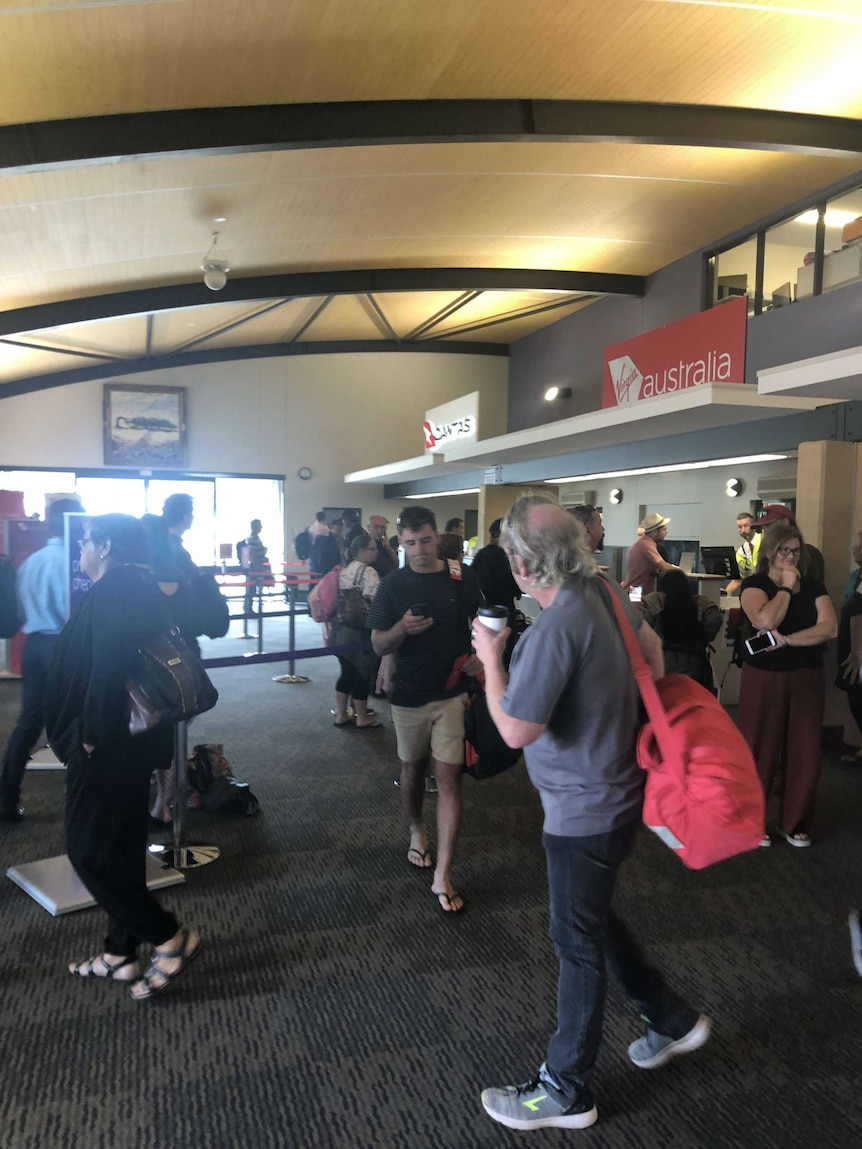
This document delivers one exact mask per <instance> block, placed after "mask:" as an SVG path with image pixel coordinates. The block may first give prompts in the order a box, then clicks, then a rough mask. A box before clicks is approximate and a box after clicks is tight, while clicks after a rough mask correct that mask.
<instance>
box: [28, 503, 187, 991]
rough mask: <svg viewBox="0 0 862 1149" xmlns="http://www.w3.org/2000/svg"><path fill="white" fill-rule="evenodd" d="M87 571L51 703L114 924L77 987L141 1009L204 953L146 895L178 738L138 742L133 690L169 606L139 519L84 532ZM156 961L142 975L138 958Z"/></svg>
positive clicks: (82, 874)
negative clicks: (151, 808)
mask: <svg viewBox="0 0 862 1149" xmlns="http://www.w3.org/2000/svg"><path fill="white" fill-rule="evenodd" d="M80 545H81V570H82V572H83V573H84V574H85V575H87V576H88V577H89V578H90V579H91V580H92V583H93V585H92V587H91V588H90V590H89V591H88V592H87V594H86V595H85V597H84V598H83V600H82V601H81V603H80V605H79V606H78V608H77V610H76V611H75V613H74V614H73V615H72V617H71V619H70V620H69V621H68V622H67V623H66V626H65V627H64V628H63V632H62V634H61V635H60V638H59V641H58V644H57V649H56V653H55V655H54V661H53V664H52V667H51V673H50V676H49V679H48V686H47V690H46V697H45V727H46V729H47V731H48V736H49V738H50V740H51V746H52V747H53V749H54V751H55V752H56V754H57V756H58V757H59V758H60V759H61V760H62V761H63V762H65V763H66V766H67V772H66V827H65V828H66V852H67V854H68V855H69V861H70V862H71V863H72V866H73V867H74V869H75V871H76V873H77V874H78V877H79V878H80V879H81V881H82V882H83V883H84V885H85V886H86V887H87V889H88V890H89V891H90V893H91V894H92V896H93V897H94V898H95V900H96V902H97V903H98V904H99V905H100V906H101V907H102V909H104V910H105V911H106V912H107V914H108V934H107V937H106V938H105V941H104V944H103V947H102V949H101V951H100V952H99V953H98V954H96V955H95V956H93V957H91V958H88V959H85V960H83V961H78V962H73V963H71V964H70V965H69V972H70V973H72V974H75V975H76V976H77V977H81V978H87V979H97V978H98V979H102V980H105V981H114V982H123V983H125V984H127V985H129V987H130V992H131V995H132V997H133V998H134V999H135V1000H136V1001H143V1000H144V999H145V998H149V997H152V996H153V995H154V994H156V993H159V992H161V990H163V989H165V988H167V986H168V985H169V984H170V982H171V981H172V980H173V979H174V978H175V977H176V976H177V974H178V973H181V972H182V970H183V969H185V967H186V966H187V965H188V963H189V962H190V961H191V960H192V958H193V957H195V955H196V954H197V952H198V948H199V945H200V939H199V937H198V936H197V934H196V933H194V932H193V931H192V930H187V929H182V928H181V927H180V925H179V923H178V922H177V920H176V918H175V917H174V916H173V914H171V913H169V912H168V911H167V910H165V909H163V908H162V907H161V906H160V905H159V902H158V901H157V899H156V898H155V897H153V895H152V894H151V893H150V892H149V890H148V889H147V879H146V858H147V852H146V851H147V817H148V815H147V803H148V798H149V788H150V775H151V774H152V772H153V770H163V769H166V768H167V767H168V766H170V764H171V757H172V752H173V730H172V728H171V727H166V728H158V729H156V730H154V731H151V732H150V733H147V734H141V735H135V736H133V735H131V734H130V733H129V706H128V698H127V695H126V682H127V681H128V680H129V679H130V678H133V677H134V675H135V673H136V670H137V666H138V659H139V653H138V648H139V647H140V646H141V644H142V643H144V642H146V641H147V639H150V638H153V637H154V636H155V635H157V634H160V633H163V632H164V631H167V630H170V629H171V626H172V621H171V616H170V612H169V609H168V603H167V600H166V598H165V597H164V595H163V594H162V593H161V591H160V590H159V588H158V585H157V584H156V582H155V581H154V580H153V578H152V576H151V575H150V573H149V570H148V568H147V563H148V547H147V535H146V531H145V529H144V527H143V526H142V525H141V523H140V522H138V520H137V519H134V518H132V516H131V515H98V516H97V517H96V518H92V519H89V520H87V522H86V523H85V529H84V537H83V538H82V539H81V544H80ZM146 942H148V943H150V945H152V946H153V952H152V955H151V957H150V962H149V965H148V967H147V968H146V970H145V971H144V970H143V968H142V966H141V964H140V963H139V961H138V948H139V947H140V946H141V945H142V944H143V943H146Z"/></svg>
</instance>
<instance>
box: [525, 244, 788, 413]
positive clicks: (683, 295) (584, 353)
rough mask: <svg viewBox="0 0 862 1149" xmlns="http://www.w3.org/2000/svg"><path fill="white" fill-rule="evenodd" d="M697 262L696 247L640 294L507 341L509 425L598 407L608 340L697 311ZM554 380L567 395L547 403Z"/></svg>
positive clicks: (615, 299) (700, 261)
mask: <svg viewBox="0 0 862 1149" xmlns="http://www.w3.org/2000/svg"><path fill="white" fill-rule="evenodd" d="M702 268H703V257H702V255H701V254H700V252H695V253H694V254H693V255H688V256H686V257H685V259H681V260H678V261H677V262H676V263H672V264H671V265H670V266H669V267H665V268H663V269H662V270H661V271H658V272H656V274H655V275H652V276H650V277H649V279H648V281H647V292H646V295H645V296H644V298H643V299H633V298H631V297H628V296H626V297H620V296H615V297H612V298H611V297H608V298H605V299H602V300H600V301H599V302H598V303H593V304H591V305H590V306H589V307H587V308H585V309H584V310H583V311H579V312H577V313H576V314H575V315H570V316H569V317H568V318H566V319H561V320H560V322H559V323H554V324H552V326H550V327H546V328H544V330H542V331H537V332H536V334H535V335H528V336H527V337H526V338H525V339H521V340H519V341H518V342H517V343H514V344H512V347H511V349H510V354H509V424H508V427H509V430H510V431H520V430H523V428H525V427H536V426H538V425H539V424H541V423H553V422H556V420H558V419H565V418H568V417H570V416H572V415H582V414H584V412H586V411H595V410H596V409H597V408H598V407H601V405H602V369H603V366H604V353H605V348H606V347H609V346H610V345H611V344H612V343H619V342H621V341H622V340H623V339H631V338H632V337H633V336H635V335H642V334H643V333H644V332H645V331H652V330H654V329H655V328H656V327H662V326H664V324H666V323H673V322H674V321H675V320H677V319H683V318H684V317H685V316H687V315H692V314H694V312H696V311H699V310H700V303H701V277H702V274H703V270H702ZM790 310H792V309H790ZM553 384H556V385H557V386H558V387H571V388H572V397H571V399H563V400H557V401H556V402H554V403H546V402H545V400H544V399H543V395H544V393H545V390H546V389H547V388H548V387H550V386H552V385H553Z"/></svg>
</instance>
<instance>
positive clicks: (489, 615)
mask: <svg viewBox="0 0 862 1149" xmlns="http://www.w3.org/2000/svg"><path fill="white" fill-rule="evenodd" d="M476 618H477V619H478V620H479V622H481V623H482V625H483V626H487V627H488V629H489V630H504V629H505V628H506V626H508V624H509V612H508V610H507V609H506V608H505V607H504V606H480V607H479V611H478V613H477V615H476Z"/></svg>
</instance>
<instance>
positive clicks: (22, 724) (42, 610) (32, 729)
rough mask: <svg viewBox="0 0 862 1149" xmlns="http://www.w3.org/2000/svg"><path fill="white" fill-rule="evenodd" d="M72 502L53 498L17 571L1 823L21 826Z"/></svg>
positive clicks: (55, 631) (60, 615) (62, 619)
mask: <svg viewBox="0 0 862 1149" xmlns="http://www.w3.org/2000/svg"><path fill="white" fill-rule="evenodd" d="M83 509H84V508H83V507H82V506H81V504H80V503H79V502H78V500H77V499H57V500H56V501H55V502H53V503H52V504H51V506H50V507H49V508H48V514H47V517H46V521H47V526H48V536H49V537H48V541H47V543H46V544H45V546H44V547H42V549H41V550H40V551H36V553H35V554H32V555H30V557H29V558H28V559H26V560H25V561H24V562H23V563H22V564H21V566H20V568H19V570H18V597H19V598H20V600H21V606H22V609H23V611H24V619H25V621H24V625H23V627H22V628H21V629H22V630H23V632H24V634H26V635H27V644H26V646H25V647H24V657H23V660H22V667H21V713H20V714H19V716H18V721H17V723H16V724H15V729H14V730H13V731H12V734H11V735H10V737H9V742H8V744H7V746H6V753H5V754H4V756H3V773H2V776H0V821H3V822H20V821H21V819H22V818H23V817H24V810H23V809H22V807H21V806H20V804H19V803H20V798H21V783H22V781H23V779H24V771H25V770H26V769H27V762H28V760H29V758H30V752H31V751H32V749H33V747H34V746H35V745H36V740H37V739H38V737H39V735H40V734H41V733H42V729H43V726H44V719H43V716H42V706H43V699H44V693H45V682H46V680H47V677H48V669H49V667H50V665H51V660H52V658H53V657H54V647H55V646H56V645H57V637H58V635H59V634H60V631H61V630H62V629H63V627H64V626H65V624H66V552H65V548H64V547H63V539H62V534H63V516H64V515H65V514H75V513H80V512H82V511H83Z"/></svg>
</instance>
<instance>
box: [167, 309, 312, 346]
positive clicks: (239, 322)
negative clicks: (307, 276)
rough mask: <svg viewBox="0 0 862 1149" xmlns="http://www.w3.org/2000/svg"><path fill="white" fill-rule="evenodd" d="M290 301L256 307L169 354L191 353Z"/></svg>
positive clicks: (182, 344) (181, 344) (196, 337)
mask: <svg viewBox="0 0 862 1149" xmlns="http://www.w3.org/2000/svg"><path fill="white" fill-rule="evenodd" d="M290 302H291V300H290V299H278V300H276V302H275V303H268V304H267V305H266V307H258V308H257V309H256V310H255V311H252V312H251V314H249V315H243V316H242V317H241V318H240V319H234V320H233V321H232V322H231V323H222V324H221V325H220V326H218V327H214V328H213V329H212V331H208V332H207V334H206V335H196V336H195V338H194V339H190V340H189V341H188V342H187V343H180V344H178V345H177V346H176V347H174V348H172V349H171V351H170V352H169V354H171V355H179V354H180V353H181V352H184V351H191V350H192V349H193V348H195V347H198V346H200V344H201V343H209V341H210V340H211V339H215V338H217V337H218V336H219V335H226V334H227V332H228V331H234V330H236V328H237V327H244V326H245V324H246V323H251V322H252V320H254V319H260V317H261V316H262V315H267V314H268V313H269V312H270V311H277V310H278V309H279V307H284V305H285V304H286V303H290Z"/></svg>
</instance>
